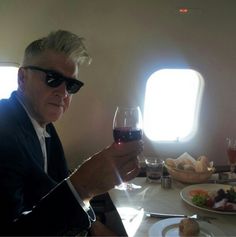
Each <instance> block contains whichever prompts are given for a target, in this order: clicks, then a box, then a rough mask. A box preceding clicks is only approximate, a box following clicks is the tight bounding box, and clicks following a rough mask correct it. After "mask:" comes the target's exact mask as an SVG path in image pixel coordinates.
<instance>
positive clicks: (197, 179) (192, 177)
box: [165, 164, 214, 184]
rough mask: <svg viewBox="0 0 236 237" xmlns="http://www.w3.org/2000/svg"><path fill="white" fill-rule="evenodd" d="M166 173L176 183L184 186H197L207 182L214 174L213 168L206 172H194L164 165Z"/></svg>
mask: <svg viewBox="0 0 236 237" xmlns="http://www.w3.org/2000/svg"><path fill="white" fill-rule="evenodd" d="M165 167H166V168H167V171H168V172H169V174H170V175H171V177H172V178H173V179H175V180H177V181H180V182H182V183H186V184H197V183H204V182H206V181H208V180H209V179H210V177H211V175H212V174H213V173H214V168H209V170H208V171H206V172H195V171H189V170H182V169H178V168H175V167H172V166H168V165H166V164H165Z"/></svg>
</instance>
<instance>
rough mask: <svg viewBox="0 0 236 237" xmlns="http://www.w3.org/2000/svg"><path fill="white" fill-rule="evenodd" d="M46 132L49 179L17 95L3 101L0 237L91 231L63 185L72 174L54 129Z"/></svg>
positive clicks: (50, 127) (0, 106) (0, 103)
mask: <svg viewBox="0 0 236 237" xmlns="http://www.w3.org/2000/svg"><path fill="white" fill-rule="evenodd" d="M39 99H40V98H39ZM46 129H47V131H48V133H49V134H50V135H51V137H50V138H46V146H47V155H48V174H46V173H45V172H44V170H43V154H42V151H41V147H40V143H39V140H38V137H37V134H36V132H35V130H34V128H33V125H32V123H31V121H30V119H29V117H28V115H27V113H26V112H25V110H24V109H23V108H22V106H21V104H20V103H19V101H18V100H17V98H16V95H15V92H14V93H13V94H12V95H11V97H10V99H8V100H1V101H0V235H73V234H77V233H78V232H79V231H82V230H84V229H86V228H88V227H89V219H88V215H87V213H86V212H84V210H83V209H82V208H81V207H80V205H79V204H78V202H77V200H76V199H75V198H74V196H73V194H72V193H71V190H70V189H69V187H68V185H67V183H66V182H65V181H64V178H66V177H67V176H68V171H67V166H66V162H65V158H64V152H63V148H62V145H61V143H60V140H59V138H58V135H57V133H56V130H55V129H54V127H53V125H52V124H49V125H47V128H46ZM26 211H29V212H28V214H22V213H24V212H26Z"/></svg>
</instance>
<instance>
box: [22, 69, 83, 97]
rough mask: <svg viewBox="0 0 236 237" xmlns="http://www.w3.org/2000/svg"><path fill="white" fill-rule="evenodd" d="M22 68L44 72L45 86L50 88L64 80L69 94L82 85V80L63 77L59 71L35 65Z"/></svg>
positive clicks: (76, 90)
mask: <svg viewBox="0 0 236 237" xmlns="http://www.w3.org/2000/svg"><path fill="white" fill-rule="evenodd" d="M22 68H24V69H30V70H37V71H41V72H44V73H45V74H46V77H45V83H46V84H47V86H49V87H52V88H55V87H58V86H60V85H61V84H62V83H63V82H65V83H66V90H67V92H68V93H69V94H75V93H76V92H78V91H79V89H80V88H81V87H82V86H83V85H84V83H83V82H82V81H79V80H77V79H74V78H70V77H65V76H63V75H62V74H61V73H58V72H55V71H53V70H48V69H43V68H41V67H37V66H25V67H22Z"/></svg>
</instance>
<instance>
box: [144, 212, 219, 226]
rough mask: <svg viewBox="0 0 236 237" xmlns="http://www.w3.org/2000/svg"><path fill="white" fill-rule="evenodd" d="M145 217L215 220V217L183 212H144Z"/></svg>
mask: <svg viewBox="0 0 236 237" xmlns="http://www.w3.org/2000/svg"><path fill="white" fill-rule="evenodd" d="M146 216H147V217H157V218H173V217H182V218H191V219H195V220H198V221H206V222H208V223H211V222H210V220H215V219H216V218H215V217H211V216H200V215H198V214H194V215H190V216H188V215H183V214H164V213H157V212H146Z"/></svg>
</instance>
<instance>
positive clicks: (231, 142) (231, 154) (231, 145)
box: [227, 138, 236, 178]
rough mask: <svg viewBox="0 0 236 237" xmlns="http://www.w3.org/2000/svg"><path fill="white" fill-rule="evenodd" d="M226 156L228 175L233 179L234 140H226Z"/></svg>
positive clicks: (235, 163)
mask: <svg viewBox="0 0 236 237" xmlns="http://www.w3.org/2000/svg"><path fill="white" fill-rule="evenodd" d="M227 155H228V159H229V164H230V175H231V178H234V170H235V166H236V139H233V138H227Z"/></svg>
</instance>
